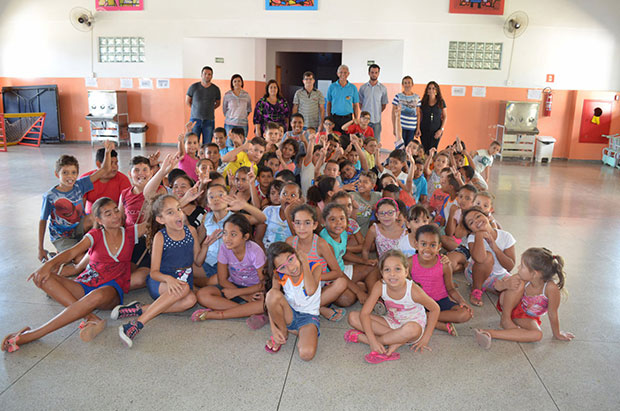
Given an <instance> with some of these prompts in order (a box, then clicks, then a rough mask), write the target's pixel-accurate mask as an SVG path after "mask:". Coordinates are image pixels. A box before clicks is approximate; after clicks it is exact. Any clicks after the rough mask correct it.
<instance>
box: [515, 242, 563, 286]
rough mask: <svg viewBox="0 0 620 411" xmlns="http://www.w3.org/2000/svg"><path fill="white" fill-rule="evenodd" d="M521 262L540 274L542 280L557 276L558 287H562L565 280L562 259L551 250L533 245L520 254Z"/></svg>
mask: <svg viewBox="0 0 620 411" xmlns="http://www.w3.org/2000/svg"><path fill="white" fill-rule="evenodd" d="M522 260H523V264H525V266H526V267H527V268H528V269H530V270H534V271H538V272H540V273H541V275H542V279H543V281H545V282H546V281H550V280H551V279H553V277H555V276H557V277H558V282H557V285H558V288H559V289H560V290H561V289H562V288H564V284H565V282H566V272H564V259H563V258H562V257H561V256H559V255H556V254H553V253H552V252H551V250H549V249H548V248H544V247H540V248H538V247H533V248H528V249H527V250H525V252H524V253H523V256H522Z"/></svg>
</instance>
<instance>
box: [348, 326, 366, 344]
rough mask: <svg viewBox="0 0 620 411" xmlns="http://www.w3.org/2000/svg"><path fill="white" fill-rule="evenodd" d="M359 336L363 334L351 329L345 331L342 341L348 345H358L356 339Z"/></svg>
mask: <svg viewBox="0 0 620 411" xmlns="http://www.w3.org/2000/svg"><path fill="white" fill-rule="evenodd" d="M360 334H363V332H361V331H359V330H356V329H354V328H351V329H350V330H347V332H346V333H344V341H345V342H348V343H358V342H359V341H358V337H359V336H360Z"/></svg>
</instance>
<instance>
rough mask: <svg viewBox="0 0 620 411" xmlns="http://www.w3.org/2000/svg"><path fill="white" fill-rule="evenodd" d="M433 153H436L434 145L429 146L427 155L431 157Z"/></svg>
mask: <svg viewBox="0 0 620 411" xmlns="http://www.w3.org/2000/svg"><path fill="white" fill-rule="evenodd" d="M435 153H437V149H436V148H435V147H433V148H431V149H430V151H429V152H428V155H429V156H431V157H433V156H434V155H435Z"/></svg>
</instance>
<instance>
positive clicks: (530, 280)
mask: <svg viewBox="0 0 620 411" xmlns="http://www.w3.org/2000/svg"><path fill="white" fill-rule="evenodd" d="M555 277H557V279H558V282H557V283H556V282H555V281H554V278H555ZM565 278H566V274H565V273H564V259H563V258H562V257H560V256H559V255H554V254H553V253H552V252H551V251H549V250H548V249H546V248H529V249H527V250H526V251H525V252H524V253H523V255H522V256H521V265H519V272H518V273H517V275H515V276H513V277H512V278H511V279H510V280H509V284H508V286H507V288H506V289H505V291H503V292H502V293H501V294H500V296H499V299H498V300H497V308H498V309H499V310H500V311H501V312H502V320H501V325H502V328H503V329H502V330H491V329H486V330H485V329H482V330H475V334H474V338H475V339H476V341H477V342H478V344H479V345H480V346H481V347H483V348H486V349H489V348H491V341H492V339H493V338H497V339H501V340H508V341H517V342H535V341H540V340H541V339H542V336H543V334H542V330H541V328H540V325H541V321H540V317H542V316H543V315H545V314H547V313H548V314H549V323H550V324H551V331H552V332H553V337H554V338H556V339H558V340H560V341H571V340H572V339H573V338H575V336H574V335H573V334H572V333H567V332H563V331H560V320H559V318H558V307H559V305H560V300H561V299H560V291H561V290H562V289H563V288H564V281H565Z"/></svg>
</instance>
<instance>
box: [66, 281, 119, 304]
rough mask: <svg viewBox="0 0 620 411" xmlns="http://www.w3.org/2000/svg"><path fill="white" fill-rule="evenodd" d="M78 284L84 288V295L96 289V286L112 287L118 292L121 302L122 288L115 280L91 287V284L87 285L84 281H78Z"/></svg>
mask: <svg viewBox="0 0 620 411" xmlns="http://www.w3.org/2000/svg"><path fill="white" fill-rule="evenodd" d="M76 282H77V281H76ZM78 284H79V285H81V286H82V288H83V289H84V295H88V294H90V293H91V292H92V291H94V290H96V289H97V288H101V287H114V289H115V290H116V292H117V293H118V298H119V300H120V301H121V304H123V294H124V293H123V289H122V288H121V286H120V285H118V283H117V282H116V280H112V281H108V282H107V283H103V284H100V285H98V286H97V287H91V286H88V285H86V284H84V283H80V282H78Z"/></svg>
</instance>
